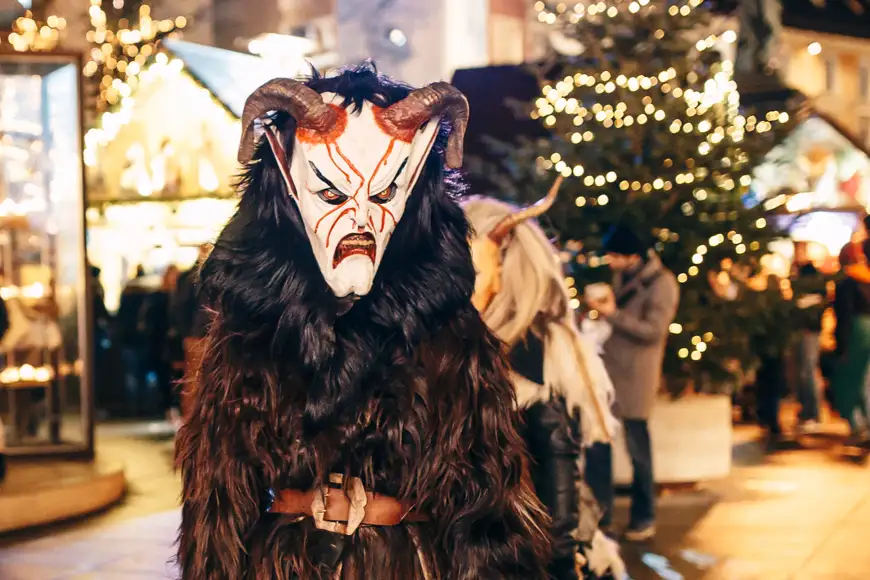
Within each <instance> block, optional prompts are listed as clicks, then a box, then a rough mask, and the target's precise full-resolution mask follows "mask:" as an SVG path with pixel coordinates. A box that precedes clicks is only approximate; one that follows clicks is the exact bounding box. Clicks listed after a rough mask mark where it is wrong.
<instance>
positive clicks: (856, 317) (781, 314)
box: [745, 218, 870, 450]
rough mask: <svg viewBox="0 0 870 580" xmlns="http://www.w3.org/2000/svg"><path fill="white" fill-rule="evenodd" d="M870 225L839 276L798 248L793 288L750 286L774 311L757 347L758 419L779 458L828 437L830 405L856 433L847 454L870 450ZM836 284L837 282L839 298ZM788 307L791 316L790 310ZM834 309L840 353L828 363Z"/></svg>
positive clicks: (771, 279) (770, 279)
mask: <svg viewBox="0 0 870 580" xmlns="http://www.w3.org/2000/svg"><path fill="white" fill-rule="evenodd" d="M864 221H865V223H862V224H861V225H860V228H859V231H858V232H856V233H855V235H854V236H853V239H852V241H850V242H849V243H848V244H847V245H846V246H845V247H843V249H842V251H841V252H840V255H839V267H840V272H839V273H838V275H837V276H834V277H830V276H825V275H824V274H823V273H821V272H820V271H819V269H818V268H817V267H816V266H815V265H814V264H813V262H812V260H811V256H810V255H809V252H808V245H807V244H806V243H804V242H796V243H795V246H794V248H795V252H794V260H793V262H792V268H791V275H790V277H789V279H788V280H787V283H783V282H784V281H783V280H781V279H779V278H778V277H777V276H775V275H774V274H772V273H769V272H768V273H763V274H762V275H760V276H758V277H756V278H753V279H749V280H746V281H745V287H746V288H747V289H748V290H752V291H755V292H759V293H761V294H762V295H763V296H762V299H767V300H769V301H770V305H771V307H770V308H769V309H767V312H768V320H766V321H764V323H763V324H761V325H760V329H761V330H760V331H759V332H758V333H757V335H756V336H754V337H752V340H753V344H754V351H755V352H756V353H757V354H758V356H759V359H760V366H759V367H758V369H757V372H756V380H755V395H756V400H757V407H756V409H757V415H756V416H757V418H758V421H759V423H760V424H761V426H762V427H764V428H765V430H766V432H767V434H768V442H769V444H770V448H771V449H772V450H776V449H777V448H778V447H779V445H780V443H782V442H783V441H787V440H789V439H791V438H792V437H794V436H802V435H807V434H812V433H816V432H818V431H819V430H821V429H824V428H825V426H824V425H823V424H822V419H823V413H822V409H823V408H824V405H823V402H824V401H825V400H826V399H827V400H828V401H829V402H830V403H831V408H832V410H833V411H835V412H836V414H837V415H838V416H839V417H840V418H841V419H842V420H843V421H845V422H846V423H848V425H849V431H850V435H849V437H848V438H847V439H846V440H845V441H844V443H845V445H846V447H849V448H856V449H870V432H868V428H870V422H868V420H867V416H868V414H867V397H868V387H870V381H868V379H867V374H868V373H867V370H868V367H870V349H868V346H867V345H868V344H870V339H868V330H870V327H868V324H870V269H868V266H867V256H868V255H870V241H868V237H867V233H866V232H867V226H868V225H870V218H868V219H865V220H864ZM832 280H833V281H836V284H835V286H834V290H833V293H832V292H831V291H830V289H831V284H830V283H831V281H832ZM782 303H785V304H787V305H788V308H782V307H781V306H780V305H781V304H782ZM829 309H832V310H833V313H834V319H835V324H836V326H835V331H834V339H835V344H836V346H835V349H834V351H833V352H832V353H830V354H829V355H828V356H827V357H823V356H822V349H821V336H822V328H823V319H824V315H825V312H826V311H827V310H829ZM783 329H796V332H783ZM789 377H790V378H791V379H792V380H789ZM826 379H827V381H826ZM789 383H791V385H793V392H794V395H795V399H796V401H797V403H798V404H799V407H800V408H799V411H798V416H797V424H796V426H795V429H794V432H793V433H790V434H787V433H785V432H784V429H783V426H782V424H781V413H780V404H781V401H782V399H783V398H784V396H785V395H786V394H787V393H788V391H789ZM826 386H827V388H825V387H826Z"/></svg>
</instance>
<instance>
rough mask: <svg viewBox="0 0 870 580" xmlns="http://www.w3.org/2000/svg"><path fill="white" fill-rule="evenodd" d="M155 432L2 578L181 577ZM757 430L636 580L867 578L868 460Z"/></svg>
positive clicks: (669, 525) (126, 439) (641, 553)
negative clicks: (115, 484) (105, 506)
mask: <svg viewBox="0 0 870 580" xmlns="http://www.w3.org/2000/svg"><path fill="white" fill-rule="evenodd" d="M158 431H159V430H158ZM158 431H155V429H154V428H147V427H146V428H144V429H142V428H139V429H138V430H136V431H133V430H132V429H131V428H130V427H129V426H127V427H114V428H112V429H108V430H107V429H102V430H101V431H100V433H99V435H100V444H99V449H100V453H101V455H102V456H105V457H106V458H109V459H123V460H125V463H126V464H127V465H128V466H129V470H128V475H129V477H130V488H131V490H130V495H129V497H128V498H127V500H126V501H125V502H124V504H122V505H121V506H119V507H117V508H114V509H112V510H110V511H108V512H106V513H105V514H101V515H98V516H95V517H92V518H89V519H87V520H83V521H80V522H76V523H74V524H68V525H65V526H61V527H54V528H52V529H51V530H38V531H36V532H31V533H29V534H27V535H24V536H21V535H19V536H16V537H13V538H6V539H5V540H0V578H2V579H3V580H68V579H94V580H103V579H105V580H115V579H117V580H125V579H130V580H134V579H142V580H144V579H146V578H147V579H150V580H162V579H164V578H172V577H173V574H174V568H173V567H172V565H171V564H170V563H169V562H170V560H171V558H172V552H173V549H172V542H173V541H174V536H175V529H176V527H177V525H178V511H177V508H176V502H177V497H178V480H177V477H176V476H175V475H174V474H173V472H172V469H171V466H172V462H171V451H170V449H171V447H170V444H169V442H168V441H167V440H166V439H161V437H160V433H159V432H158ZM756 435H757V433H756V432H754V431H753V430H751V429H739V430H738V432H737V439H738V444H737V445H736V446H735V462H736V464H735V469H734V472H733V475H732V476H731V477H730V478H729V479H728V480H726V481H721V482H716V483H715V484H708V485H705V486H702V487H700V488H698V489H696V490H694V491H681V492H672V493H668V494H666V495H664V496H663V497H662V499H661V502H660V504H661V505H660V522H659V525H660V528H659V531H660V533H659V536H658V538H657V539H656V540H655V541H654V542H652V543H650V544H649V545H645V546H638V547H631V546H626V547H625V554H624V555H625V557H626V561H627V562H628V565H629V570H630V572H631V576H632V578H634V579H635V580H647V579H649V580H653V579H664V580H762V579H763V580H779V579H782V580H786V579H788V580H867V579H868V578H870V551H868V550H867V549H866V539H865V538H866V531H867V530H868V529H870V467H867V466H864V465H861V464H857V463H855V462H853V461H851V460H847V459H845V458H843V457H842V456H841V455H840V453H839V450H838V448H837V446H836V443H835V441H834V439H832V438H826V437H821V436H820V437H815V438H811V439H805V440H803V441H802V443H803V447H802V448H799V449H793V450H790V451H783V452H779V453H777V454H774V455H770V456H766V455H765V454H764V453H762V452H761V450H760V448H759V447H758V445H756V444H754V443H753V442H752V440H753V438H754V437H755V436H756ZM621 507H622V512H623V513H624V511H625V509H624V508H625V506H624V505H623V506H621Z"/></svg>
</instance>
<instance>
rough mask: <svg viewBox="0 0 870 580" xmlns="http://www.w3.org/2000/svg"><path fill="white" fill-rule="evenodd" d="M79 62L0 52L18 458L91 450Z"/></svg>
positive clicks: (5, 338) (9, 425)
mask: <svg viewBox="0 0 870 580" xmlns="http://www.w3.org/2000/svg"><path fill="white" fill-rule="evenodd" d="M79 70H80V66H79V61H78V59H77V58H75V57H72V56H63V55H15V54H11V55H2V56H0V277H2V288H0V296H2V298H3V302H4V305H5V310H6V319H7V322H8V324H6V323H3V320H2V318H3V317H2V316H0V330H4V328H3V327H4V326H5V327H6V328H5V332H4V333H3V335H2V338H0V420H2V421H3V424H4V429H5V435H6V437H5V439H6V447H7V452H8V453H10V454H13V455H24V454H43V453H66V452H69V453H82V452H86V453H89V452H90V451H91V450H92V440H93V423H92V413H91V405H92V393H91V388H90V385H91V381H90V380H89V379H90V376H89V367H90V365H89V364H86V363H87V362H88V361H89V356H90V354H89V353H90V348H89V347H90V345H89V344H88V336H89V332H88V311H89V307H88V298H87V295H88V288H87V278H86V275H85V274H86V256H85V249H84V186H83V181H82V135H81V109H80V85H79V78H80V77H79Z"/></svg>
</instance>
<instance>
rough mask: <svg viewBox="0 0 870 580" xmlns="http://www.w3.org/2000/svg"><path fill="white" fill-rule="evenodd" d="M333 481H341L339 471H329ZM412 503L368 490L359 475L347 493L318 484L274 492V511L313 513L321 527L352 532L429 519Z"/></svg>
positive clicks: (338, 482) (351, 483) (341, 531)
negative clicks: (362, 526)
mask: <svg viewBox="0 0 870 580" xmlns="http://www.w3.org/2000/svg"><path fill="white" fill-rule="evenodd" d="M329 479H330V483H333V484H338V485H341V483H342V481H343V478H342V476H341V475H339V474H332V475H330V478H329ZM413 507H414V506H413V505H408V504H406V503H404V502H400V501H399V500H397V499H395V498H393V497H389V496H385V495H379V494H376V493H374V492H371V491H366V490H365V488H364V487H363V485H362V481H361V480H360V479H359V478H356V477H352V478H350V485H349V486H348V490H347V493H345V492H344V490H343V489H336V488H332V487H329V486H318V487H315V488H314V489H311V490H308V491H302V490H298V489H282V490H280V491H278V492H276V493H275V500H274V501H273V502H272V507H270V508H269V512H271V513H279V514H287V515H293V516H299V517H303V518H304V517H312V518H314V524H315V526H316V527H317V528H318V529H323V530H328V531H332V532H337V533H341V534H345V535H351V534H353V533H354V532H355V531H356V530H357V528H358V527H359V526H361V525H364V526H397V525H399V524H400V523H402V522H422V521H426V520H427V519H428V518H426V517H425V516H424V515H423V514H421V513H419V512H415V511H413Z"/></svg>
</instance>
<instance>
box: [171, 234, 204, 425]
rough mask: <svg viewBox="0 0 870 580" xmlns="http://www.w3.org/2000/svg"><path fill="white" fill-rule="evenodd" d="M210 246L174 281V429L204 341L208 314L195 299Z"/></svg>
mask: <svg viewBox="0 0 870 580" xmlns="http://www.w3.org/2000/svg"><path fill="white" fill-rule="evenodd" d="M210 251H211V245H210V244H202V245H201V246H200V247H199V255H198V256H197V260H196V263H194V265H193V266H192V267H191V268H189V269H188V270H186V271H184V272H182V273H181V274H180V275H179V277H178V289H177V291H176V293H175V299H174V301H173V304H172V308H171V319H172V335H173V340H175V341H177V342H176V347H178V346H180V351H178V350H176V351H175V352H176V357H175V358H174V359H173V361H174V362H173V364H174V368H175V379H176V383H175V388H174V389H175V393H176V396H177V397H178V402H179V407H180V410H181V412H180V413H179V412H178V411H176V410H171V411H170V413H171V420H172V422H173V424H174V425H175V426H176V427H178V426H179V425H180V421H181V418H182V416H183V415H184V414H185V413H186V412H187V401H189V400H190V389H192V388H193V387H194V386H195V385H194V383H193V382H192V378H193V377H194V376H195V369H196V368H197V367H198V366H199V359H200V353H201V349H200V345H201V343H202V339H203V338H204V337H205V333H206V326H207V324H208V313H207V312H206V311H205V309H203V308H202V304H201V303H200V298H199V279H198V278H199V269H200V267H201V266H202V264H203V263H204V262H205V260H206V258H208V255H209V252H210Z"/></svg>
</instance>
